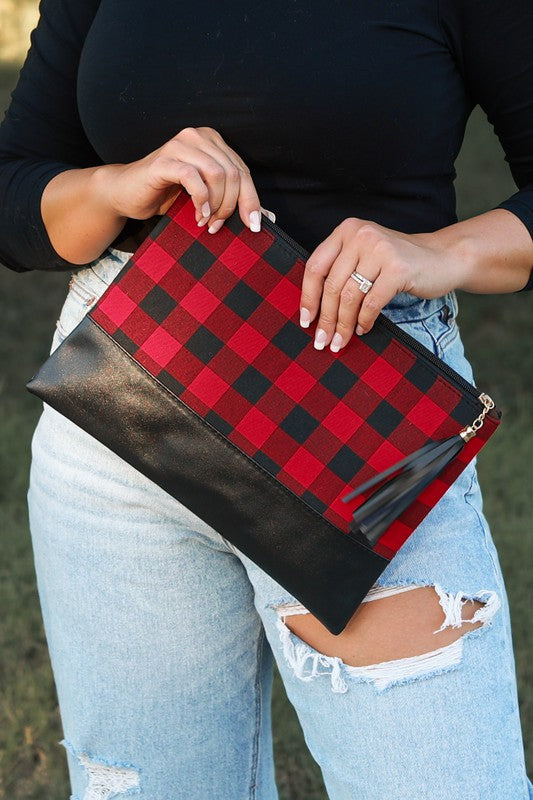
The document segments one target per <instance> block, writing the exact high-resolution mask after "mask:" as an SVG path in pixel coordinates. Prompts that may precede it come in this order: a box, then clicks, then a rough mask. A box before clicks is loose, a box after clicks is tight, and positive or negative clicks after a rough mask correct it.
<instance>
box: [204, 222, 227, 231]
mask: <svg viewBox="0 0 533 800" xmlns="http://www.w3.org/2000/svg"><path fill="white" fill-rule="evenodd" d="M223 224H224V220H223V219H217V220H215V222H213V224H212V225H210V226H209V228H208V229H207V230H208V231H209V233H216V232H217V231H219V230H220V229H221V227H222V226H223Z"/></svg>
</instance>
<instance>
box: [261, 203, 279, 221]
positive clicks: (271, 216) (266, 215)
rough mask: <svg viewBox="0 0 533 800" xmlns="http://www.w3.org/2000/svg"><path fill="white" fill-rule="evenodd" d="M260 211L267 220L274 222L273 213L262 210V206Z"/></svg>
mask: <svg viewBox="0 0 533 800" xmlns="http://www.w3.org/2000/svg"><path fill="white" fill-rule="evenodd" d="M261 211H262V213H263V214H264V215H265V217H268V218H269V220H270V222H275V221H276V215H275V214H274V212H273V211H269V210H268V208H263V206H261Z"/></svg>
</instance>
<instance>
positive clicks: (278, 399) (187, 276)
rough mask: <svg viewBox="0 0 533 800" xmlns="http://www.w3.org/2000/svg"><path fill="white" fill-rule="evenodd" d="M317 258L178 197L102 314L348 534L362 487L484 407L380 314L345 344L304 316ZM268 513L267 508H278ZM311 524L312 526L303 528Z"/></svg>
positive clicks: (388, 544) (398, 541)
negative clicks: (210, 224) (218, 220)
mask: <svg viewBox="0 0 533 800" xmlns="http://www.w3.org/2000/svg"><path fill="white" fill-rule="evenodd" d="M303 270H304V260H303V258H302V257H301V254H299V253H297V251H296V250H295V249H294V248H293V247H292V246H291V244H290V243H289V242H286V241H285V240H284V239H283V238H281V237H279V236H278V235H276V229H275V227H273V226H271V225H270V224H268V223H266V222H265V223H264V225H263V229H262V231H261V232H260V233H251V232H250V231H249V230H248V229H247V228H246V227H245V226H244V225H243V224H242V222H241V221H240V219H239V218H238V215H237V214H236V213H235V214H234V215H233V216H232V217H231V218H230V220H228V222H227V223H226V224H225V225H224V226H223V228H222V229H221V230H220V231H219V232H218V233H217V234H215V235H211V234H209V233H207V231H206V230H205V228H198V226H197V225H196V221H195V215H194V206H193V204H192V202H191V201H190V200H188V199H187V197H186V196H185V195H183V196H181V197H179V198H178V200H177V201H176V202H175V203H174V205H173V207H172V208H171V209H170V212H169V215H168V216H167V217H164V218H163V219H162V221H161V222H160V224H159V225H158V226H157V228H156V229H155V230H154V232H153V234H152V237H151V238H148V239H147V240H146V241H145V242H144V243H143V245H142V246H141V247H140V248H139V250H138V251H137V252H136V253H135V254H134V255H133V257H132V259H131V260H130V262H129V263H128V264H127V265H126V267H125V268H124V269H123V270H122V272H121V273H120V274H119V276H118V277H117V279H116V280H115V281H114V283H113V284H112V285H111V286H110V287H109V289H108V290H107V291H106V293H105V294H104V295H103V297H102V298H101V300H100V301H99V303H98V304H97V306H96V307H95V308H94V309H93V311H92V312H91V317H92V319H93V321H94V322H95V323H97V324H98V325H99V326H100V327H101V328H103V329H104V330H105V331H106V332H107V333H108V334H110V335H111V336H112V338H113V339H114V340H115V341H116V342H117V343H118V344H119V345H120V346H121V347H122V348H123V349H124V350H125V351H126V352H127V353H129V354H130V356H131V357H132V358H133V359H134V360H135V361H137V362H138V363H139V364H140V365H141V366H142V367H144V369H145V370H147V371H148V372H149V373H150V374H151V375H153V376H154V377H155V378H157V380H158V381H159V382H160V383H162V384H163V385H164V386H165V387H166V388H167V389H168V390H169V391H170V392H172V393H173V394H174V395H175V396H176V397H178V398H179V399H180V400H181V401H182V402H183V403H185V404H186V405H187V406H188V407H189V408H190V409H191V410H192V411H194V412H195V413H196V414H198V415H200V416H201V417H202V418H203V419H204V420H205V421H206V423H209V425H211V426H212V427H214V428H216V430H217V431H219V432H220V433H221V434H223V435H224V436H225V437H227V439H229V440H230V441H231V442H232V443H233V444H234V445H235V446H236V447H237V448H239V449H240V450H241V451H243V452H244V453H246V454H247V455H248V456H249V457H250V458H252V459H253V460H254V461H255V462H256V463H257V464H259V465H260V466H261V467H262V468H263V469H265V470H266V471H267V472H269V473H270V474H271V475H273V476H274V477H275V478H276V479H277V480H278V481H280V482H281V483H283V484H284V485H285V486H286V487H288V488H289V489H290V490H291V491H292V492H294V493H295V494H296V495H298V496H299V497H300V498H301V499H302V501H303V502H305V503H306V504H308V505H309V506H311V507H312V508H313V509H315V510H316V511H317V512H318V513H319V514H321V515H323V516H324V517H325V518H326V519H327V520H329V521H330V522H331V523H333V524H334V525H336V526H337V527H338V528H340V529H341V530H342V531H344V532H348V529H349V523H350V521H351V517H352V513H353V511H354V509H355V508H356V507H357V506H358V505H360V504H361V503H362V502H363V501H364V499H365V497H360V498H357V499H355V500H353V501H352V502H350V503H348V504H345V503H342V502H341V498H342V497H343V496H344V495H346V494H347V492H348V491H350V490H351V489H352V488H354V487H356V486H357V485H360V484H361V483H362V482H363V481H366V480H367V479H369V478H371V477H372V476H373V475H375V474H376V472H379V471H381V470H383V469H385V468H386V467H389V466H390V465H391V464H393V463H396V462H397V461H399V460H400V459H402V458H404V457H405V455H407V454H408V453H411V452H413V451H414V450H416V449H418V448H419V447H420V446H421V445H423V444H424V443H425V442H426V441H428V439H442V438H445V437H447V436H450V435H452V434H454V433H457V432H458V431H459V430H460V429H461V428H462V427H463V426H464V425H465V424H468V423H470V422H471V421H472V420H473V419H474V418H475V417H476V416H477V415H478V414H479V413H480V411H481V404H480V403H478V402H477V401H476V399H475V397H473V396H468V394H466V393H465V392H464V391H460V390H459V389H458V388H457V386H455V385H454V384H453V383H452V382H448V380H447V379H445V378H444V377H443V376H442V375H440V374H439V372H438V370H437V369H436V368H435V367H434V366H432V365H431V364H428V362H427V361H425V360H424V359H422V358H420V356H419V355H418V354H417V353H416V352H415V351H413V350H411V349H410V348H409V347H408V346H407V345H406V344H405V343H404V342H402V341H399V340H397V339H395V338H394V337H393V335H392V334H391V331H390V330H389V328H387V326H386V325H382V324H380V323H379V321H378V324H376V325H375V327H374V330H373V331H372V332H371V333H369V334H367V335H365V336H364V337H363V338H361V337H354V338H353V340H352V341H351V342H350V344H349V345H348V346H347V347H346V348H344V349H343V350H341V352H340V353H338V354H333V353H331V352H330V351H329V349H325V350H322V351H317V350H315V349H314V347H313V334H312V332H311V331H310V330H304V329H302V328H301V327H300V326H299V324H298V317H299V299H300V287H301V281H302V275H303ZM496 424H497V421H495V420H494V419H492V418H491V419H489V420H488V421H487V424H486V425H485V426H484V427H483V429H482V431H481V435H480V436H478V437H475V438H474V439H472V440H471V441H470V442H469V443H468V444H467V445H466V446H465V447H464V448H463V450H462V452H461V454H460V455H459V457H458V458H457V459H455V461H454V462H453V463H452V464H451V465H449V466H448V467H447V468H446V470H445V471H444V472H443V473H442V474H441V475H440V477H439V478H438V479H437V480H435V481H434V483H433V484H432V485H431V486H430V487H429V488H428V489H426V490H425V491H424V493H423V494H422V495H420V497H419V498H418V499H417V500H416V501H415V502H414V503H413V504H412V505H411V506H410V507H409V509H408V510H407V511H406V512H405V513H404V514H402V516H401V517H400V518H399V519H398V520H397V521H396V522H395V523H394V524H393V525H392V526H391V527H390V528H389V530H388V531H387V532H386V533H385V535H384V536H383V537H382V538H381V540H380V542H379V543H378V544H377V545H376V547H375V550H376V551H377V552H379V553H380V554H381V555H384V556H385V557H387V558H391V557H392V555H394V553H395V552H396V551H397V550H398V548H399V547H400V546H401V545H402V544H403V542H404V541H405V540H406V539H407V537H408V536H409V535H410V534H411V533H412V531H413V530H414V528H416V527H417V525H419V523H420V522H421V521H422V519H423V518H424V517H425V516H426V514H427V513H428V512H429V511H430V509H431V508H432V507H433V505H435V503H436V502H437V500H438V499H439V498H440V497H441V496H442V495H443V494H444V492H445V491H446V490H447V489H448V487H449V486H450V484H451V483H452V482H453V481H454V480H455V478H456V477H457V475H458V474H459V473H460V472H461V470H462V469H464V467H465V466H466V464H467V463H468V462H469V461H470V460H471V459H472V458H473V457H474V455H475V454H476V453H477V452H478V450H479V449H480V447H481V446H482V444H483V443H484V441H485V440H486V439H487V438H488V436H489V435H490V434H491V433H492V432H493V430H494V428H495V426H496ZM267 513H268V510H267ZM302 533H304V531H303V532H302Z"/></svg>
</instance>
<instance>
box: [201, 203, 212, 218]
mask: <svg viewBox="0 0 533 800" xmlns="http://www.w3.org/2000/svg"><path fill="white" fill-rule="evenodd" d="M202 214H203V216H204V217H207V218H209V217H210V216H211V209H210V208H209V203H204V204H203V206H202Z"/></svg>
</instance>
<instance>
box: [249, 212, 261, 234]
mask: <svg viewBox="0 0 533 800" xmlns="http://www.w3.org/2000/svg"><path fill="white" fill-rule="evenodd" d="M250 230H251V231H252V232H253V233H259V231H260V230H261V214H260V213H259V211H252V212H251V214H250Z"/></svg>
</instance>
